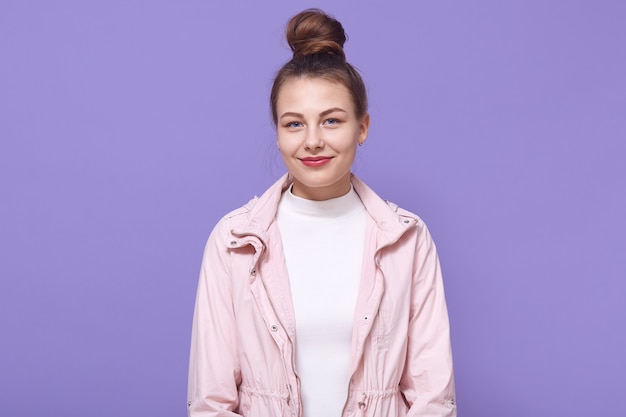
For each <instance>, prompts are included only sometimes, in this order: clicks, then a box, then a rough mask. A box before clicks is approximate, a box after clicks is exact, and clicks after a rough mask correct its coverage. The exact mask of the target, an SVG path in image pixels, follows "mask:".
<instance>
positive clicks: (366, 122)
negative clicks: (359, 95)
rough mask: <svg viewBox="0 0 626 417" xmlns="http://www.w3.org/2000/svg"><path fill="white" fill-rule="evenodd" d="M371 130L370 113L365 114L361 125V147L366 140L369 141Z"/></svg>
mask: <svg viewBox="0 0 626 417" xmlns="http://www.w3.org/2000/svg"><path fill="white" fill-rule="evenodd" d="M369 129H370V115H369V113H365V116H363V118H362V119H361V124H360V125H359V145H363V143H364V142H365V140H366V139H367V134H368V132H369Z"/></svg>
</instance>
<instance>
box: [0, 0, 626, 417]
mask: <svg viewBox="0 0 626 417" xmlns="http://www.w3.org/2000/svg"><path fill="white" fill-rule="evenodd" d="M294 3H296V2H293V1H287V0H282V1H278V0H272V1H265V2H249V4H248V5H246V6H244V5H243V4H242V2H226V1H223V2H210V1H165V0H153V1H119V0H117V1H111V0H109V1H90V2H86V1H78V0H75V1H18V0H3V1H2V3H1V4H0V196H1V204H0V245H1V247H0V248H1V254H2V255H1V260H0V329H1V332H2V339H1V342H0V414H1V415H3V416H11V417H21V416H24V417H31V416H32V417H34V416H40V415H46V416H70V417H71V416H90V417H111V416H116V417H126V416H168V417H169V416H184V415H185V401H186V398H185V391H186V372H187V360H188V347H189V333H190V326H191V314H192V309H193V301H194V295H195V288H196V280H197V274H198V270H199V264H200V257H201V253H202V249H203V245H204V241H205V239H206V238H207V236H208V234H209V232H210V230H211V228H212V226H213V225H214V223H215V222H216V221H217V220H218V218H219V217H220V216H221V215H222V214H224V213H225V212H227V211H229V210H230V209H232V208H235V207H237V206H239V205H240V204H242V203H244V202H245V201H247V199H248V198H249V197H251V196H252V195H253V194H255V193H260V192H262V191H263V190H264V189H265V188H266V187H267V186H268V185H269V184H270V183H272V182H273V181H274V180H275V179H276V178H277V177H278V176H279V175H280V174H281V173H282V171H283V168H282V165H281V163H280V161H279V158H278V156H277V155H276V152H275V150H274V133H273V130H272V127H271V124H270V118H269V110H268V108H267V101H268V99H267V97H268V91H269V87H270V83H271V79H272V74H273V72H274V71H275V70H276V69H277V68H278V67H279V66H280V65H281V63H282V62H284V61H285V60H287V59H288V57H289V53H288V51H287V48H286V46H285V42H284V40H283V38H282V29H283V26H284V24H285V22H286V21H287V19H288V18H289V17H290V16H291V15H292V14H294V13H295V12H297V11H299V10H300V9H302V8H304V7H306V6H309V5H308V4H305V5H302V4H294ZM361 3H362V2H356V1H336V0H334V1H331V0H326V1H318V2H317V5H318V6H319V7H322V8H325V9H327V10H328V11H330V12H331V13H334V14H335V15H336V17H337V18H339V19H340V20H341V21H342V22H343V23H344V26H345V27H346V29H347V31H348V33H349V35H350V40H349V42H348V43H347V44H346V51H347V55H348V58H349V59H350V60H351V61H352V62H353V64H355V65H356V66H357V67H358V68H360V69H361V70H362V71H363V75H364V77H365V79H366V82H367V83H368V86H369V89H370V94H371V114H372V129H371V134H370V138H369V140H368V142H367V143H366V146H363V147H362V148H360V149H359V150H360V151H361V154H360V156H359V157H358V160H357V163H356V167H355V170H356V172H357V173H358V174H359V175H360V176H361V177H362V178H363V179H365V180H366V181H367V182H368V183H369V184H370V185H371V186H372V187H373V188H374V189H376V190H377V191H378V192H379V193H380V194H381V195H382V196H383V197H385V198H388V199H390V200H392V201H395V202H397V203H399V204H400V205H402V206H404V207H406V208H408V209H411V210H413V211H415V212H417V213H419V214H420V215H421V216H422V217H423V218H424V219H425V220H426V221H427V222H428V224H429V226H430V229H431V231H432V233H433V235H434V236H435V239H436V241H437V243H438V247H439V251H440V256H441V260H442V263H443V268H444V275H445V280H446V289H447V296H448V303H449V309H450V315H451V321H452V326H453V335H452V336H453V343H454V353H455V360H456V362H455V363H456V374H457V390H458V404H459V411H460V412H459V414H460V416H464V417H491V416H494V417H502V416H506V417H537V416H549V417H553V416H568V417H578V416H580V417H589V416H609V415H611V416H619V415H626V405H625V404H624V402H623V400H622V397H623V394H624V389H625V388H626V385H625V383H624V382H623V379H624V374H625V373H626V361H625V359H624V358H625V356H626V355H625V354H624V352H626V332H625V331H624V319H626V266H625V265H624V258H625V255H624V253H625V252H626V239H625V237H624V236H625V235H626V234H625V232H626V227H625V226H626V221H625V220H624V215H625V213H626V193H625V191H624V189H625V188H626V187H625V182H626V181H625V180H626V164H625V163H624V152H625V150H626V149H625V145H624V142H625V140H626V76H625V75H624V74H626V25H625V24H624V22H625V21H626V6H625V5H624V2H622V1H608V0H606V1H596V2H591V1H588V2H587V1H573V0H568V1H565V0H560V1H559V0H553V1H549V2H547V1H522V0H518V1H514V2H502V1H486V0H485V1H474V2H451V1H431V2H425V1H421V2H413V1H403V2H389V1H385V2H383V1H372V2H368V5H362V4H361Z"/></svg>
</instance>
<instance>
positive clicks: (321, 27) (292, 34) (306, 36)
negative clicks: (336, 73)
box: [286, 9, 346, 59]
mask: <svg viewBox="0 0 626 417" xmlns="http://www.w3.org/2000/svg"><path fill="white" fill-rule="evenodd" d="M286 37H287V43H289V47H290V48H291V50H292V51H293V57H294V58H295V57H297V56H307V55H313V54H320V53H328V54H332V55H337V56H340V57H341V58H343V59H345V58H346V55H345V53H344V51H343V44H344V43H345V42H346V33H345V32H344V30H343V26H341V23H339V22H338V21H337V20H336V19H335V18H333V17H331V16H329V15H327V14H326V13H324V12H323V11H321V10H320V9H307V10H304V11H302V12H300V13H298V14H297V15H295V16H294V17H292V18H291V20H290V21H289V24H288V25H287V30H286Z"/></svg>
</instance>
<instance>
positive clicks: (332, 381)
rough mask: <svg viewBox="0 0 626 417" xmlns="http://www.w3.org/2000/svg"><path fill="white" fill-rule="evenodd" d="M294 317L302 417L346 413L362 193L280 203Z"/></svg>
mask: <svg viewBox="0 0 626 417" xmlns="http://www.w3.org/2000/svg"><path fill="white" fill-rule="evenodd" d="M277 221H278V227H279V229H280V234H281V238H282V241H283V247H284V252H285V261H286V264H287V271H288V273H289V283H290V286H291V295H292V298H293V304H294V309H295V314H296V372H297V374H298V377H299V378H300V383H301V393H302V403H303V417H334V416H340V415H341V411H342V410H343V407H344V404H345V401H346V397H347V387H348V382H349V379H350V375H348V372H349V370H348V367H349V361H350V348H351V342H352V324H353V318H354V309H355V306H356V297H357V293H358V290H359V283H360V278H361V266H362V262H363V250H364V247H365V221H366V211H365V207H364V206H363V203H362V202H361V200H360V198H359V196H358V195H357V194H356V192H355V191H354V190H353V189H352V188H350V191H349V192H348V193H347V194H346V195H343V196H341V197H337V198H333V199H330V200H324V201H313V200H307V199H304V198H301V197H297V196H294V195H293V194H292V193H291V188H290V189H289V190H287V191H285V192H284V193H283V196H282V198H281V201H280V203H279V205H278V212H277Z"/></svg>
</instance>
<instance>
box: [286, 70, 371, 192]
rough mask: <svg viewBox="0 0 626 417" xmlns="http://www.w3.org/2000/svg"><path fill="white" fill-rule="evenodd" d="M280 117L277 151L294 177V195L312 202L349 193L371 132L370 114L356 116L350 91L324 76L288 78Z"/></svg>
mask: <svg viewBox="0 0 626 417" xmlns="http://www.w3.org/2000/svg"><path fill="white" fill-rule="evenodd" d="M276 113H277V116H278V120H277V121H276V134H277V138H278V139H277V143H278V149H279V150H280V154H281V156H282V157H283V161H284V162H285V165H286V166H287V169H288V170H289V173H290V174H291V175H292V176H293V178H294V183H293V189H292V192H293V193H294V194H295V195H297V196H299V197H303V198H307V199H310V200H328V199H330V198H335V197H339V196H342V195H344V194H346V193H347V192H348V191H349V190H350V167H351V166H352V162H353V161H354V156H355V154H356V147H357V145H358V144H360V143H363V142H364V141H365V139H366V138H367V131H368V128H369V115H365V116H363V117H361V118H357V116H356V114H355V112H354V104H353V102H352V97H351V96H350V93H349V92H348V90H347V89H346V87H345V86H343V85H342V84H338V83H334V82H331V81H327V80H324V79H321V78H292V79H289V80H287V81H286V82H285V83H284V84H283V86H282V87H281V89H280V92H279V94H278V100H277V102H276Z"/></svg>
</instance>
